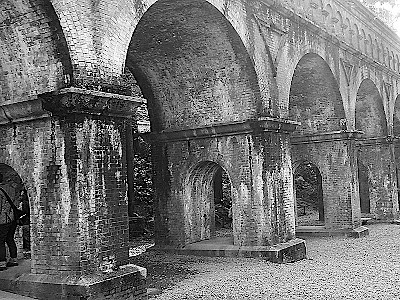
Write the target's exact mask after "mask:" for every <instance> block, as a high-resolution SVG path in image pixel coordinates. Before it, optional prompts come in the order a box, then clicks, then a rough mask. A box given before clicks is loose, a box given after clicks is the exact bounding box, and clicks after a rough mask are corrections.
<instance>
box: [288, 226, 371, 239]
mask: <svg viewBox="0 0 400 300" xmlns="http://www.w3.org/2000/svg"><path fill="white" fill-rule="evenodd" d="M367 235H369V229H368V228H367V227H365V226H360V227H357V228H354V229H326V228H325V227H323V226H299V227H297V228H296V236H297V237H302V238H304V237H310V236H347V237H352V238H361V237H364V236H367Z"/></svg>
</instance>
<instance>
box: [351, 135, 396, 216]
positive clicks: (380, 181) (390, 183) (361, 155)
mask: <svg viewBox="0 0 400 300" xmlns="http://www.w3.org/2000/svg"><path fill="white" fill-rule="evenodd" d="M385 142H386V141H384V142H383V143H382V144H372V145H371V144H369V145H368V144H367V145H361V146H360V147H359V149H358V160H359V161H360V163H361V164H362V165H363V166H364V167H365V168H366V171H367V174H366V175H367V180H368V184H367V186H366V187H365V188H367V187H368V190H367V191H366V190H364V191H361V190H360V194H361V192H364V193H366V192H367V193H368V199H369V202H370V212H369V213H370V214H371V215H372V216H373V217H374V218H375V219H377V220H391V219H393V218H396V217H397V216H398V211H399V208H398V205H399V203H398V200H397V199H398V195H397V178H396V164H395V163H394V160H393V150H392V147H391V145H390V144H389V145H388V144H387V143H385ZM360 196H361V195H360Z"/></svg>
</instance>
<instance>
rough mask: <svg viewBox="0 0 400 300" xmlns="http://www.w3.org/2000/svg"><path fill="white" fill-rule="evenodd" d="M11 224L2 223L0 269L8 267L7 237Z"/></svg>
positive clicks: (0, 228)
mask: <svg viewBox="0 0 400 300" xmlns="http://www.w3.org/2000/svg"><path fill="white" fill-rule="evenodd" d="M10 225H11V224H0V271H3V270H5V269H7V267H6V239H7V233H8V229H9V227H10Z"/></svg>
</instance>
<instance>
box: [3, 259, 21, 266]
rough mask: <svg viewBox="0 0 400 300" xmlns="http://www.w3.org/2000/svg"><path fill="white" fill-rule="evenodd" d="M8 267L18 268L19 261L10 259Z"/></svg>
mask: <svg viewBox="0 0 400 300" xmlns="http://www.w3.org/2000/svg"><path fill="white" fill-rule="evenodd" d="M6 266H7V267H15V266H18V261H17V259H16V258H10V260H9V261H8V262H7V265H6Z"/></svg>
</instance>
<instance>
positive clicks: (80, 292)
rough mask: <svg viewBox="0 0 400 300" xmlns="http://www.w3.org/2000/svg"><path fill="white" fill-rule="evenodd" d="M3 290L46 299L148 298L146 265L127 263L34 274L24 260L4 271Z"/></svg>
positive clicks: (2, 277) (1, 278)
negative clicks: (96, 270) (94, 270)
mask: <svg viewBox="0 0 400 300" xmlns="http://www.w3.org/2000/svg"><path fill="white" fill-rule="evenodd" d="M29 265H30V263H29ZM23 271H26V272H23ZM7 272H9V273H7ZM0 290H3V291H8V292H12V293H15V294H19V295H24V296H29V297H32V298H36V299H46V300H47V299H48V300H50V299H51V300H54V299H59V300H82V299H85V300H89V299H90V300H92V299H93V300H94V299H96V300H97V299H121V300H122V299H123V300H127V299H147V287H146V269H145V268H142V267H138V266H136V265H126V266H122V267H120V269H119V270H117V271H112V272H109V273H100V274H89V275H82V276H62V275H47V274H32V273H29V267H28V268H26V265H25V268H24V265H23V264H22V266H18V267H14V268H10V269H9V270H6V271H3V272H1V276H0Z"/></svg>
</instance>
